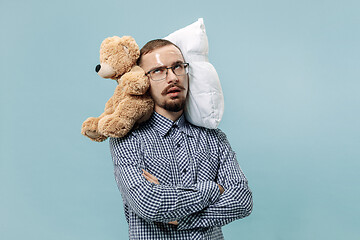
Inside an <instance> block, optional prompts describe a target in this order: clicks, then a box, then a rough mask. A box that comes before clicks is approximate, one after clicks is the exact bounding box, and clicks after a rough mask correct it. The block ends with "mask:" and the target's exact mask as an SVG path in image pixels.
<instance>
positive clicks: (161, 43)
mask: <svg viewBox="0 0 360 240" xmlns="http://www.w3.org/2000/svg"><path fill="white" fill-rule="evenodd" d="M168 45H173V46H175V47H176V48H177V49H179V50H180V52H181V49H180V48H179V47H178V46H176V45H175V44H174V43H172V42H170V41H169V40H166V39H154V40H151V41H149V42H147V43H146V44H145V45H144V46H143V47H142V48H141V50H140V57H139V59H138V61H137V64H138V65H140V62H141V57H142V56H143V55H145V54H148V53H150V52H152V51H154V50H156V49H158V48H161V47H165V46H168ZM181 55H182V56H183V58H184V55H183V54H182V52H181Z"/></svg>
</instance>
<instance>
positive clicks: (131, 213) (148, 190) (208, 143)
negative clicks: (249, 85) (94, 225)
mask: <svg viewBox="0 0 360 240" xmlns="http://www.w3.org/2000/svg"><path fill="white" fill-rule="evenodd" d="M110 149H111V154H112V159H113V162H114V174H115V179H116V183H117V186H118V188H119V190H120V192H121V195H122V199H123V203H124V210H125V217H126V220H127V222H128V224H129V238H130V239H147V240H148V239H156V240H158V239H171V240H177V239H179V240H184V239H223V238H224V237H223V234H222V231H221V226H223V225H225V224H228V223H230V222H232V221H234V220H236V219H239V218H243V217H246V216H248V215H249V214H250V213H251V210H252V194H251V191H250V189H249V188H248V184H247V179H246V178H245V176H244V174H243V172H242V171H241V169H240V167H239V164H238V162H237V161H236V156H235V153H234V151H233V150H232V149H231V147H230V144H229V142H228V141H227V139H226V136H225V134H224V133H223V132H221V131H220V130H219V129H216V130H214V129H206V128H201V127H196V126H194V125H191V124H190V123H188V122H187V121H186V120H185V118H184V116H183V115H182V116H181V117H180V118H179V119H178V120H177V121H175V122H173V121H171V120H169V119H167V118H165V117H163V116H161V115H160V114H158V113H156V112H155V113H154V114H153V115H152V117H151V118H150V119H149V121H147V122H146V123H145V124H143V125H142V126H141V127H139V128H138V129H136V130H134V131H132V132H131V133H130V134H129V135H128V136H127V137H125V138H110ZM142 169H144V170H146V171H148V172H149V173H151V174H152V175H154V176H155V177H156V178H157V179H158V181H159V184H154V183H150V182H149V181H147V180H146V179H145V177H144V176H143V175H142ZM216 183H218V184H220V185H221V186H223V188H224V189H225V192H224V193H222V194H220V191H219V187H218V186H217V184H216ZM175 220H177V221H178V225H177V226H176V225H172V224H169V222H171V221H175Z"/></svg>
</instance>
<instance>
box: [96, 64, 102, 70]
mask: <svg viewBox="0 0 360 240" xmlns="http://www.w3.org/2000/svg"><path fill="white" fill-rule="evenodd" d="M100 68H101V65H100V64H98V65H96V67H95V71H96V72H99V71H100Z"/></svg>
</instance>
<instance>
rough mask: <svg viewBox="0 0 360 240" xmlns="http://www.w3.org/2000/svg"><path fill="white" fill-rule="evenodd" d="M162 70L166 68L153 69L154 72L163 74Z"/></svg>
mask: <svg viewBox="0 0 360 240" xmlns="http://www.w3.org/2000/svg"><path fill="white" fill-rule="evenodd" d="M162 72H164V69H163V68H158V69H154V70H153V71H152V73H153V74H161V73H162Z"/></svg>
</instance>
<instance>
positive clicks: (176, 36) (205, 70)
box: [165, 18, 224, 128]
mask: <svg viewBox="0 0 360 240" xmlns="http://www.w3.org/2000/svg"><path fill="white" fill-rule="evenodd" d="M165 39H167V40H169V41H171V42H172V43H174V44H175V45H177V46H178V47H179V48H180V49H181V51H182V53H183V55H184V58H185V61H186V62H188V63H189V64H190V67H189V95H188V98H187V102H186V106H185V117H186V119H187V120H188V121H189V122H190V123H192V124H194V125H197V126H201V127H206V128H217V126H218V125H219V123H220V121H221V118H222V115H223V113H224V96H223V93H222V90H221V85H220V80H219V76H218V74H217V72H216V70H215V68H214V66H213V65H212V64H211V63H209V60H208V49H209V43H208V39H207V36H206V31H205V25H204V20H203V19H202V18H199V19H198V21H196V22H194V23H193V24H191V25H189V26H187V27H184V28H182V29H179V30H177V31H175V32H173V33H171V34H170V35H168V36H167V37H165Z"/></svg>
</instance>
